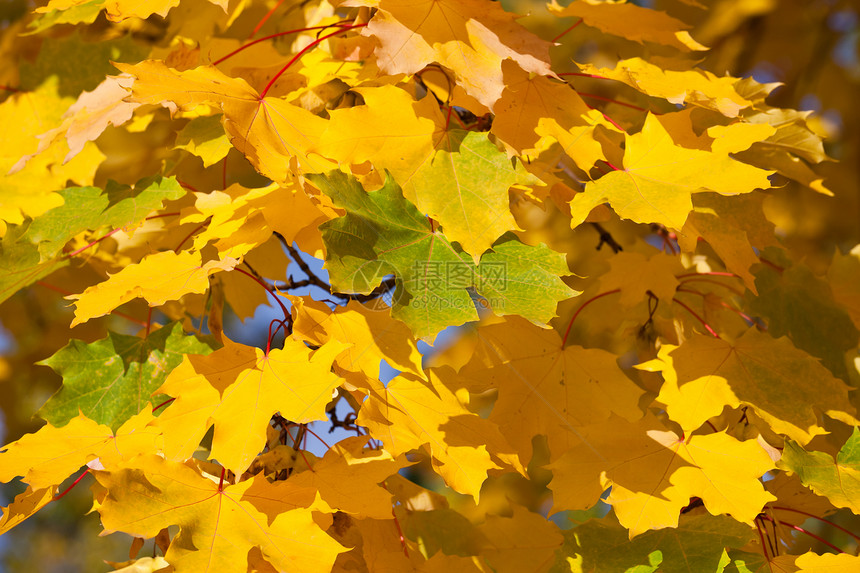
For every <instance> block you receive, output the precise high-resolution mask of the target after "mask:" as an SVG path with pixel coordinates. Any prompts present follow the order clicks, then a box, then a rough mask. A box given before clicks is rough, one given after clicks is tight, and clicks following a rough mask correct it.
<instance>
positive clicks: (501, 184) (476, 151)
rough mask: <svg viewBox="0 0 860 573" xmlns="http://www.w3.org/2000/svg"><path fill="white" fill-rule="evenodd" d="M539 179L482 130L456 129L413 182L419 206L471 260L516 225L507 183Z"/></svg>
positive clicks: (513, 183)
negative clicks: (513, 162)
mask: <svg viewBox="0 0 860 573" xmlns="http://www.w3.org/2000/svg"><path fill="white" fill-rule="evenodd" d="M538 182H539V179H538V178H537V177H535V176H534V175H532V174H530V173H529V172H527V171H526V170H525V169H524V168H523V166H522V165H521V164H519V163H517V164H516V165H515V166H514V165H512V164H511V160H510V159H508V156H507V155H506V154H504V153H502V152H501V151H499V150H498V148H496V146H495V145H494V144H493V143H492V142H491V141H490V140H489V139H488V138H487V134H486V133H478V132H474V131H462V130H454V131H451V132H450V133H449V134H448V137H447V138H446V145H445V146H444V148H443V149H439V150H438V151H436V154H435V155H434V157H433V160H432V161H431V162H429V163H425V164H424V165H422V166H421V167H420V168H419V169H418V171H416V172H415V176H414V177H413V178H412V184H413V186H414V189H415V195H416V203H417V205H418V207H419V208H421V210H423V211H426V212H427V213H428V215H429V216H430V217H432V218H433V219H435V220H436V221H439V223H440V224H441V225H442V227H443V228H444V229H445V235H446V236H447V237H448V238H449V239H450V240H451V241H456V242H458V243H459V244H460V246H461V247H462V248H463V250H464V251H466V252H467V253H469V254H471V255H472V256H473V259H474V260H475V262H477V261H478V259H479V258H480V257H481V254H482V253H483V252H484V251H486V250H487V249H488V248H490V246H491V245H492V244H493V242H494V241H495V240H496V239H498V238H499V237H500V236H501V235H503V234H504V233H505V232H507V231H509V230H511V229H514V228H516V227H517V224H516V221H514V217H513V215H512V214H511V210H510V208H509V206H508V204H509V199H508V189H510V187H511V185H515V184H520V185H533V184H536V183H538Z"/></svg>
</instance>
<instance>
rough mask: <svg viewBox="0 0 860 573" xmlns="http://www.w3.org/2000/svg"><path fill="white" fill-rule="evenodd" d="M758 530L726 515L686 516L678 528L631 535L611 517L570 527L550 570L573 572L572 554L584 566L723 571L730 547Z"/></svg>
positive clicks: (641, 572) (639, 571)
mask: <svg viewBox="0 0 860 573" xmlns="http://www.w3.org/2000/svg"><path fill="white" fill-rule="evenodd" d="M754 532H755V530H754V529H750V527H749V526H747V525H744V524H743V523H738V522H737V521H735V520H734V519H731V518H730V517H726V516H717V517H714V516H711V515H708V514H700V515H684V516H682V518H681V522H680V524H679V525H678V527H677V528H669V529H660V530H657V531H648V532H646V533H643V534H642V535H638V536H636V537H635V538H634V539H632V540H631V539H629V538H628V535H627V530H626V529H624V528H623V527H621V526H620V525H618V522H617V521H616V520H615V519H614V518H612V517H611V516H607V517H605V518H603V519H601V520H596V519H595V520H591V521H588V522H587V523H585V524H583V525H580V526H578V527H576V528H574V529H571V530H569V531H566V532H564V535H565V543H564V546H563V547H562V548H561V549H559V550H558V552H557V553H556V562H555V565H554V566H553V568H552V569H550V573H561V572H562V571H564V572H566V571H570V570H571V569H570V562H569V561H568V559H573V560H574V561H575V562H579V563H580V564H581V570H582V571H624V572H625V573H633V572H635V573H650V572H652V571H657V570H658V569H659V571H660V572H661V573H702V572H704V571H708V572H711V571H722V567H721V565H722V566H725V563H724V561H725V560H724V557H723V552H724V550H725V549H726V548H727V547H734V548H739V547H743V546H744V545H746V544H747V542H749V541H750V540H751V539H752V537H753V535H754ZM622 548H623V549H622Z"/></svg>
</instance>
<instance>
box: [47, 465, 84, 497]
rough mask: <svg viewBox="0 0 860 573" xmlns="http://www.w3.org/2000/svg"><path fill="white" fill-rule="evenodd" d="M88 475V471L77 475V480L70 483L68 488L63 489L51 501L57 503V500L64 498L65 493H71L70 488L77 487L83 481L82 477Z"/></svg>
mask: <svg viewBox="0 0 860 573" xmlns="http://www.w3.org/2000/svg"><path fill="white" fill-rule="evenodd" d="M88 473H90V470H89V469H86V470H84V473H82V474H81V475H79V476H78V478H77V479H76V480H75V481H74V482H72V485H70V486H69V487H67V488H66V489H64V490H63V491H62V492H60V493H58V494H56V495H55V496H54V498H53V499H52V500H51V501H57V500H58V499H60V498H62V497H64V496H65V495H66V494H67V493H69V492H70V491H72V488H73V487H75V486H76V485H78V484H79V483H80V482H81V480H82V479H84V476H85V475H87V474H88Z"/></svg>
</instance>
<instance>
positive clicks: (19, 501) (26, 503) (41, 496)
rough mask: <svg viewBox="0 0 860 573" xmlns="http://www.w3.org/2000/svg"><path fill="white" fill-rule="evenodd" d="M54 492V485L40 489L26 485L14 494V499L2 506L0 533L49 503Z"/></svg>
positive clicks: (55, 490) (55, 488) (55, 489)
mask: <svg viewBox="0 0 860 573" xmlns="http://www.w3.org/2000/svg"><path fill="white" fill-rule="evenodd" d="M56 492H57V487H56V486H52V487H46V488H41V489H34V488H33V486H28V487H27V489H26V490H25V491H24V492H23V493H19V494H18V495H16V496H15V500H14V501H13V502H12V503H10V504H9V505H7V506H6V507H4V508H3V516H2V517H0V535H3V534H4V533H6V532H7V531H9V530H10V529H12V528H13V527H15V526H17V525H19V524H20V523H21V522H22V521H24V520H25V519H27V518H28V517H30V516H32V515H33V514H34V513H36V512H37V511H39V510H40V509H42V508H43V507H45V506H46V505H48V504H49V503H51V501H53V499H54V494H55V493H56Z"/></svg>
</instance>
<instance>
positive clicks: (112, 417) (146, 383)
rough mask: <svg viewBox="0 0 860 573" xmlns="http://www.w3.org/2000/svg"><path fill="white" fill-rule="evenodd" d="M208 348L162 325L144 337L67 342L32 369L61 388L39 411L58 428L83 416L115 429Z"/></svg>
mask: <svg viewBox="0 0 860 573" xmlns="http://www.w3.org/2000/svg"><path fill="white" fill-rule="evenodd" d="M211 350H212V347H211V345H210V344H209V343H207V342H204V341H202V340H201V339H199V338H197V337H196V336H188V335H185V334H184V333H183V332H182V327H181V326H180V325H179V323H176V322H174V323H172V324H170V325H166V326H164V327H162V328H160V329H158V330H156V331H155V332H152V333H150V334H149V336H148V337H146V338H138V337H137V336H128V335H125V334H117V333H115V332H111V333H109V335H108V337H107V338H103V339H101V340H98V341H96V342H93V343H91V344H87V343H85V342H83V341H81V340H72V341H71V342H69V344H67V345H66V346H64V347H63V348H61V349H60V350H59V351H57V353H56V354H54V355H53V356H51V357H50V358H47V359H45V360H43V361H41V362H39V363H38V364H42V365H45V366H50V367H51V368H53V369H54V371H55V372H56V373H57V374H59V375H60V376H62V377H63V386H62V387H61V388H60V389H59V390H58V391H57V393H56V394H54V395H53V396H52V397H51V398H50V399H49V400H48V401H47V403H45V405H44V406H42V409H41V410H39V415H40V416H41V417H42V418H44V419H45V420H47V421H48V422H50V423H51V424H52V425H54V426H63V425H65V424H66V423H68V421H69V420H71V419H72V418H74V417H75V416H77V415H78V413H79V411H80V412H83V413H84V415H86V416H87V417H88V418H90V419H92V420H94V421H96V422H98V423H100V424H105V425H107V426H110V427H111V428H112V429H114V430H115V429H117V428H118V427H119V426H120V425H122V423H123V422H125V421H126V420H128V419H129V418H130V417H131V416H133V415H135V414H137V413H138V412H140V410H141V409H142V408H143V406H144V405H145V404H146V403H147V402H149V401H150V400H151V395H152V392H153V391H155V390H156V389H157V388H158V387H159V386H161V385H162V383H163V382H164V379H165V378H166V377H167V375H168V374H169V373H170V372H171V371H172V370H173V369H174V368H176V367H177V366H178V365H179V363H180V362H182V357H183V355H184V354H208V353H209V352H211Z"/></svg>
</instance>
